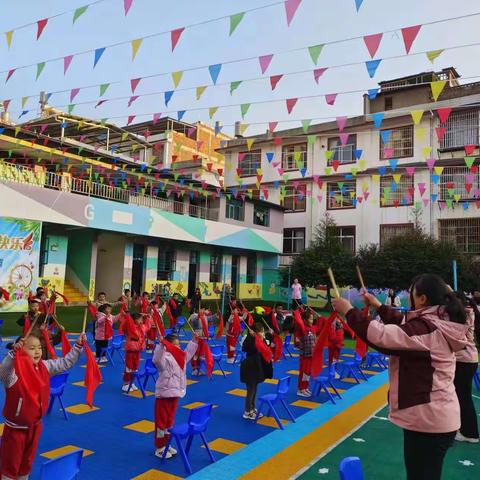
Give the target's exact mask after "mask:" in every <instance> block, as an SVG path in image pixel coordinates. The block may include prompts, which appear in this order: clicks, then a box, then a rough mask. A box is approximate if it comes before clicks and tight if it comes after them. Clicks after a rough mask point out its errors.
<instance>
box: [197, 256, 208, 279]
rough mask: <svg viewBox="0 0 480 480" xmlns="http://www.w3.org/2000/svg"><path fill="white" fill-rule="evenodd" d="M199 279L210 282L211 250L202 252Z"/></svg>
mask: <svg viewBox="0 0 480 480" xmlns="http://www.w3.org/2000/svg"><path fill="white" fill-rule="evenodd" d="M198 281H199V282H210V252H205V251H201V252H200V265H199V266H198Z"/></svg>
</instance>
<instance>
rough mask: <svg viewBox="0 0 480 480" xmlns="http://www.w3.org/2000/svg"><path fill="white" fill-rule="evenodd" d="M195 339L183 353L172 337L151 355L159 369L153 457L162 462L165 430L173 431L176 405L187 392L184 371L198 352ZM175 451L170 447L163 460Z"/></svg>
mask: <svg viewBox="0 0 480 480" xmlns="http://www.w3.org/2000/svg"><path fill="white" fill-rule="evenodd" d="M197 347H198V345H197V342H196V339H195V340H192V341H190V342H188V344H187V348H186V349H185V351H183V350H182V349H181V348H180V341H179V340H178V336H177V335H175V334H173V333H172V334H169V335H167V336H166V337H165V339H162V341H161V342H160V343H159V344H158V345H157V348H155V351H154V352H153V363H154V364H155V366H156V367H157V369H158V380H157V383H156V385H155V449H156V450H155V455H156V456H157V457H160V458H162V455H163V452H164V450H165V447H166V445H167V442H168V437H169V436H170V434H169V433H168V429H169V428H172V427H173V423H174V420H175V413H176V411H177V407H178V401H179V400H180V399H181V398H183V397H184V396H185V393H186V392H187V375H186V372H185V368H186V365H187V363H188V362H190V360H191V359H192V358H193V356H194V355H195V352H196V351H197ZM176 453H177V451H176V450H175V449H174V448H173V447H171V446H170V447H169V449H168V452H167V453H166V455H165V458H172V456H173V455H175V454H176Z"/></svg>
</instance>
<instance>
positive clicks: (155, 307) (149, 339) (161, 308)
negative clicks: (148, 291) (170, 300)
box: [147, 298, 166, 353]
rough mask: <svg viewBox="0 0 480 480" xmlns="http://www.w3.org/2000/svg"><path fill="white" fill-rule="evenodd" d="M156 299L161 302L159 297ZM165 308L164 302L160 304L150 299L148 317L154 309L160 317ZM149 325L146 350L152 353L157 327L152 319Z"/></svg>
mask: <svg viewBox="0 0 480 480" xmlns="http://www.w3.org/2000/svg"><path fill="white" fill-rule="evenodd" d="M158 301H159V302H161V300H160V298H158ZM165 308H166V306H165V304H163V305H162V306H160V305H159V304H158V303H157V301H156V300H152V301H151V302H150V317H151V318H152V316H153V311H154V310H156V311H157V312H158V314H159V316H160V318H162V317H163V314H164V312H165ZM150 325H151V326H150V328H149V330H148V332H147V352H149V353H152V352H153V348H154V347H155V340H156V339H157V334H158V329H157V326H156V325H155V322H153V321H152V322H151V323H150Z"/></svg>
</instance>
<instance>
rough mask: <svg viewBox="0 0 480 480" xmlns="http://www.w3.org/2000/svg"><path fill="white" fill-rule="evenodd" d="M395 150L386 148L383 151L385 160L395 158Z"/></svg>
mask: <svg viewBox="0 0 480 480" xmlns="http://www.w3.org/2000/svg"><path fill="white" fill-rule="evenodd" d="M393 152H394V150H393V148H384V149H383V156H384V157H385V158H392V157H393Z"/></svg>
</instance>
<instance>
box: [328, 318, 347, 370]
mask: <svg viewBox="0 0 480 480" xmlns="http://www.w3.org/2000/svg"><path fill="white" fill-rule="evenodd" d="M344 338H345V331H344V328H343V323H342V321H341V320H340V319H339V318H335V320H334V321H333V322H332V324H331V325H330V330H329V332H328V366H329V371H330V373H331V374H332V375H333V376H334V377H335V378H340V375H339V374H338V373H337V370H336V364H337V363H338V361H339V360H340V353H341V351H342V348H343V340H344Z"/></svg>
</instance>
